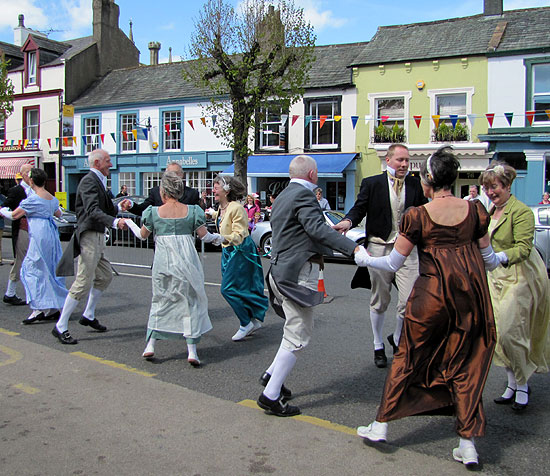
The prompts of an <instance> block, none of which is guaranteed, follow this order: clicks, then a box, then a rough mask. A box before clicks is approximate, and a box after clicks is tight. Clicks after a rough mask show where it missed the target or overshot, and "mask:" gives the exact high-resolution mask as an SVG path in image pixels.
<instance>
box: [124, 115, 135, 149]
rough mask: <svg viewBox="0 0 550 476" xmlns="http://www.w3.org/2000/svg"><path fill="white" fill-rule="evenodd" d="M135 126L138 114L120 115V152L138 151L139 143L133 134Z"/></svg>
mask: <svg viewBox="0 0 550 476" xmlns="http://www.w3.org/2000/svg"><path fill="white" fill-rule="evenodd" d="M135 124H137V114H121V115H120V135H121V142H120V143H121V147H120V150H121V151H122V152H135V151H136V150H137V141H136V139H135V138H134V134H133V133H132V129H135Z"/></svg>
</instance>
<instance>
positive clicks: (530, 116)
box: [525, 111, 537, 126]
mask: <svg viewBox="0 0 550 476" xmlns="http://www.w3.org/2000/svg"><path fill="white" fill-rule="evenodd" d="M536 112H537V111H525V117H527V120H528V121H529V125H530V126H532V125H533V119H534V118H535V113H536Z"/></svg>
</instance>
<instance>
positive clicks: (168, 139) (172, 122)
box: [162, 111, 181, 150]
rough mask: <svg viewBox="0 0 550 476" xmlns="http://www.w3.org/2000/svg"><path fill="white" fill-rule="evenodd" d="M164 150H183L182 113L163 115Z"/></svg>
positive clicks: (170, 112) (172, 112)
mask: <svg viewBox="0 0 550 476" xmlns="http://www.w3.org/2000/svg"><path fill="white" fill-rule="evenodd" d="M162 116H163V125H164V150H181V111H165V112H164V113H163V115H162Z"/></svg>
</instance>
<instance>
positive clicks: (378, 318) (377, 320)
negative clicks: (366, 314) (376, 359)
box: [370, 309, 397, 350]
mask: <svg viewBox="0 0 550 476" xmlns="http://www.w3.org/2000/svg"><path fill="white" fill-rule="evenodd" d="M384 315H385V314H384V313H383V312H376V311H373V310H372V309H371V311H370V323H371V326H372V335H373V337H374V350H380V349H383V348H384V338H383V337H382V333H383V332H384ZM396 344H397V342H396Z"/></svg>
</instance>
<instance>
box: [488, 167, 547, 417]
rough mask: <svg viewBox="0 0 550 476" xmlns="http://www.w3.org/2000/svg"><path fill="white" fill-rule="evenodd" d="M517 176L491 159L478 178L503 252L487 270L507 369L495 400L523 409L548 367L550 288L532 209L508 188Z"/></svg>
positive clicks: (500, 361) (498, 360) (501, 361)
mask: <svg viewBox="0 0 550 476" xmlns="http://www.w3.org/2000/svg"><path fill="white" fill-rule="evenodd" d="M515 178H516V171H515V170H514V168H513V167H511V166H509V165H508V164H506V163H501V162H493V163H492V164H491V165H490V166H489V167H488V168H487V169H486V170H485V172H483V173H482V174H481V177H480V180H479V181H480V183H481V184H482V185H483V188H484V190H485V192H486V193H487V196H488V197H489V198H490V199H491V201H492V202H493V207H492V208H491V210H490V214H491V224H490V225H489V234H490V236H491V244H492V245H493V249H494V250H495V252H497V254H500V255H502V254H504V255H505V256H503V257H504V261H505V264H504V266H499V267H498V268H497V269H495V270H494V271H491V272H490V273H489V276H488V277H489V279H488V281H489V291H490V293H491V299H492V302H493V309H494V313H495V323H496V328H497V346H496V350H495V356H494V359H493V362H494V363H495V364H496V365H498V366H502V367H505V368H506V372H507V375H508V385H507V387H506V390H505V391H504V393H503V394H502V396H500V397H498V398H495V400H494V401H495V403H497V404H512V410H514V411H515V412H516V413H519V412H522V411H523V410H525V409H526V408H527V405H528V402H529V393H530V389H529V386H528V384H527V382H528V380H529V377H531V375H532V374H533V373H535V372H538V373H544V372H548V370H549V364H550V330H549V323H550V301H549V298H550V292H549V281H548V275H547V271H546V266H545V265H544V262H543V261H542V259H541V257H540V256H539V254H538V252H537V250H536V249H535V247H534V246H533V237H534V233H535V220H534V216H533V212H532V211H531V209H530V208H529V207H528V206H527V205H525V204H524V203H522V202H520V201H519V200H518V199H517V198H516V197H514V196H513V195H512V194H511V191H510V188H511V185H512V182H513V181H514V179H515Z"/></svg>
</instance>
